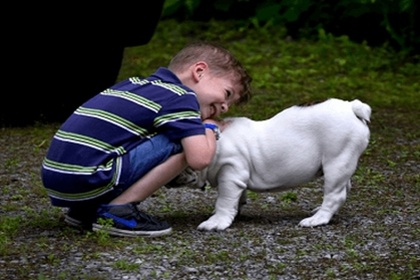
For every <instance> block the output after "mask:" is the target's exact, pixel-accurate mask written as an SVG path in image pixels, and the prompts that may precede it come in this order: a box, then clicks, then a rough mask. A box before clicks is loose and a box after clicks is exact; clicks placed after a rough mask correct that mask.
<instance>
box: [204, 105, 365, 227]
mask: <svg viewBox="0 0 420 280" xmlns="http://www.w3.org/2000/svg"><path fill="white" fill-rule="evenodd" d="M370 115H371V108H370V106H369V105H367V104H365V103H362V102H361V101H359V100H357V99H356V100H353V101H343V100H339V99H328V100H327V101H324V102H322V103H318V104H315V105H309V106H293V107H290V108H288V109H286V110H284V111H282V112H280V113H278V114H277V115H275V116H274V117H272V118H270V119H267V120H263V121H255V120H251V119H248V118H245V117H237V118H228V119H225V121H227V122H228V123H229V124H228V125H227V127H226V128H225V129H224V130H223V132H222V134H221V138H220V140H219V141H218V145H217V152H216V155H215V156H214V158H213V161H212V163H211V164H210V166H209V167H208V168H206V169H204V170H203V171H201V172H200V173H199V177H200V178H201V182H203V181H206V180H207V181H208V182H209V183H210V185H211V186H214V187H217V189H218V197H217V201H216V207H215V211H214V214H213V215H212V216H211V217H210V218H209V219H208V220H206V221H204V222H202V223H201V224H200V225H199V226H198V229H199V230H208V231H210V230H224V229H226V228H228V227H229V226H230V225H231V224H232V222H233V220H234V218H235V216H236V215H237V213H238V211H239V207H240V206H241V205H242V204H243V203H244V201H245V200H246V190H251V191H255V192H268V191H271V192H272V191H284V190H287V189H290V188H293V187H296V186H299V185H301V184H304V183H307V182H308V181H310V180H312V179H314V178H316V177H319V176H323V177H324V198H323V203H322V205H321V206H320V207H318V208H316V209H315V211H316V213H315V214H314V215H313V216H312V217H309V218H306V219H303V220H302V221H301V222H300V223H299V225H300V226H303V227H313V226H319V225H324V224H328V223H329V221H330V220H331V218H332V216H333V215H334V214H335V213H336V212H337V211H338V209H339V208H340V207H341V206H342V205H343V203H344V202H345V200H346V196H347V192H348V191H349V190H350V188H351V182H350V179H351V177H352V175H353V174H354V172H355V171H356V167H357V164H358V160H359V157H360V156H361V154H362V153H363V151H364V150H365V149H366V147H367V146H368V143H369V136H370V131H369V128H368V123H369V121H370Z"/></svg>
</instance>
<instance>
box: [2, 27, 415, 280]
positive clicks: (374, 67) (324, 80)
mask: <svg viewBox="0 0 420 280" xmlns="http://www.w3.org/2000/svg"><path fill="white" fill-rule="evenodd" d="M284 34H285V33H284V30H282V29H281V28H275V27H260V28H258V29H253V28H251V27H248V26H244V25H241V24H240V23H238V22H216V21H211V22H208V23H197V22H187V23H177V22H173V21H164V22H161V23H160V24H159V26H158V29H157V31H156V33H155V36H154V37H153V39H152V40H151V42H150V43H149V44H147V45H145V46H140V47H132V48H128V49H127V50H126V53H125V58H124V63H123V66H122V69H121V72H120V76H119V79H124V78H126V77H129V76H134V75H139V76H147V75H149V74H151V73H152V72H153V71H155V70H156V69H157V68H158V67H160V66H166V65H167V64H168V62H169V60H170V58H171V56H172V55H173V54H174V53H175V52H177V51H178V50H179V49H180V48H182V46H183V45H184V44H185V43H187V42H189V41H191V40H196V39H206V40H217V41H220V42H222V43H223V45H225V46H226V47H228V48H229V49H230V50H231V51H232V52H233V53H234V54H235V55H236V56H237V57H238V58H239V59H240V60H241V61H242V63H243V64H244V65H245V66H246V67H247V69H248V70H249V72H250V73H251V75H252V76H253V78H254V82H253V87H254V97H253V99H252V100H251V101H250V103H249V104H247V105H244V106H241V107H236V108H231V110H230V111H229V113H228V114H227V115H242V116H248V117H251V118H254V119H265V118H268V117H270V116H272V115H274V114H275V113H277V112H278V111H280V110H282V109H284V108H285V107H288V106H290V105H293V104H298V103H302V102H306V101H311V100H318V99H325V98H329V97H337V98H343V99H353V98H359V99H361V100H362V101H365V102H367V103H369V104H370V105H371V106H372V109H373V115H372V124H371V134H372V135H371V141H370V144H369V147H368V149H367V150H366V152H365V153H364V155H363V156H362V158H361V160H360V164H359V168H358V170H357V172H356V174H355V175H354V177H353V190H352V192H351V194H350V197H349V198H348V200H347V202H346V204H345V205H344V207H343V209H342V210H341V211H340V213H339V214H338V215H337V217H335V218H334V219H333V221H332V223H331V224H330V225H328V226H325V227H320V228H313V229H299V228H297V227H296V224H297V223H298V222H299V221H300V220H301V219H302V218H304V217H306V216H307V215H308V213H309V212H310V210H311V209H312V208H313V207H314V206H316V205H317V204H318V203H320V201H321V200H322V192H321V190H320V188H319V185H320V182H312V183H310V184H308V185H305V186H303V188H301V189H299V190H292V191H290V192H287V193H278V194H276V193H271V194H255V193H250V194H249V199H248V204H247V205H246V206H245V207H244V211H243V215H242V216H241V217H239V218H238V219H237V220H236V221H235V222H234V224H233V225H232V227H231V228H230V229H228V230H227V231H225V232H220V233H203V232H198V231H196V229H195V228H196V226H197V225H198V224H199V223H200V222H201V221H203V220H204V219H206V218H207V217H208V216H209V215H210V213H211V211H212V209H213V207H214V198H215V195H216V191H215V190H214V189H209V190H207V191H206V192H204V193H202V192H197V193H195V192H193V191H191V190H182V189H179V190H166V189H162V190H159V191H158V192H157V193H156V195H155V196H153V197H151V198H150V202H149V204H147V205H146V206H147V207H148V209H149V210H150V212H151V213H157V214H158V215H160V216H162V217H163V218H165V219H167V220H168V221H169V222H170V223H171V224H172V225H173V227H174V232H173V234H171V235H169V236H164V237H161V238H155V239H147V238H140V237H139V238H134V239H125V238H113V237H110V236H108V235H106V234H105V233H104V232H101V231H99V232H84V231H79V230H76V229H72V228H69V227H66V226H65V225H64V223H63V221H62V211H61V209H58V208H54V207H52V206H50V204H49V200H48V197H47V196H46V193H45V191H44V189H43V187H42V184H41V181H40V178H39V171H40V164H41V161H42V158H43V156H44V155H45V153H46V150H47V148H48V143H49V141H50V139H51V137H52V135H53V133H54V132H55V130H56V129H57V128H58V124H37V125H34V126H31V127H27V128H7V129H1V131H0V184H1V193H2V200H1V202H0V213H1V216H0V274H1V275H7V276H8V277H11V276H13V277H15V279H91V280H93V279H109V275H110V273H111V271H114V273H115V272H119V273H120V275H130V274H133V275H137V274H138V273H140V272H141V273H144V274H143V275H147V279H192V278H194V277H196V278H200V279H221V278H224V279H251V278H252V279H258V278H264V279H281V278H282V276H284V277H286V276H287V275H288V276H289V277H292V276H293V277H295V278H298V279H393V280H394V279H395V280H399V279H415V278H416V277H419V275H420V271H419V263H420V260H419V254H418V248H419V241H418V240H419V236H420V231H419V228H420V219H419V217H420V202H419V201H420V200H419V198H420V184H419V183H420V175H419V174H420V167H419V159H420V143H419V139H420V132H419V131H420V125H419V119H420V113H419V112H420V110H419V108H420V84H419V78H418V77H420V66H419V64H418V63H415V62H414V61H415V60H413V59H408V58H404V57H402V56H401V55H400V54H398V53H394V52H392V51H390V50H388V49H387V48H386V47H383V48H371V47H369V46H367V45H365V44H354V43H352V42H350V41H349V40H348V39H347V38H346V37H339V38H335V37H332V36H330V35H328V34H324V33H323V32H320V35H319V40H318V41H316V42H314V41H305V40H302V41H294V40H293V39H291V38H287V37H285V36H284ZM183 192H184V195H186V193H187V192H188V195H191V196H192V198H193V199H188V201H185V202H180V201H179V198H180V197H182V195H181V196H180V195H179V194H180V193H181V194H182V193H183ZM92 263H97V266H95V265H92ZM89 265H91V267H90V266H89ZM162 267H165V271H164V272H162ZM99 268H100V269H99ZM250 273H251V274H250ZM252 273H254V274H252Z"/></svg>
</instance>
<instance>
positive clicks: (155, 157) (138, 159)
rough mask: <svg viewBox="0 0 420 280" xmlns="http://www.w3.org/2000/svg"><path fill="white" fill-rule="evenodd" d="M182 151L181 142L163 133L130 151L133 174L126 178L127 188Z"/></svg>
mask: <svg viewBox="0 0 420 280" xmlns="http://www.w3.org/2000/svg"><path fill="white" fill-rule="evenodd" d="M180 152H182V145H181V143H180V142H172V141H171V140H169V139H168V138H167V137H166V136H165V135H163V134H157V135H156V136H154V137H152V138H150V139H149V140H148V141H146V142H143V143H142V144H140V145H139V146H137V147H136V148H135V149H133V150H132V151H130V167H131V175H130V177H129V179H128V180H126V183H125V186H126V188H128V187H130V186H131V185H132V184H134V183H135V182H136V181H137V180H139V179H140V178H141V177H143V176H144V175H145V174H146V173H147V172H149V171H150V170H152V169H153V168H154V167H156V166H158V165H159V164H161V163H163V162H165V161H166V160H167V159H168V158H169V157H170V156H172V155H174V154H177V153H180Z"/></svg>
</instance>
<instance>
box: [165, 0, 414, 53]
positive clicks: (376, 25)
mask: <svg viewBox="0 0 420 280" xmlns="http://www.w3.org/2000/svg"><path fill="white" fill-rule="evenodd" d="M163 15H164V18H177V19H193V20H203V21H206V20H209V19H211V18H215V19H241V20H246V21H248V22H249V23H251V24H252V25H254V26H256V25H258V26H263V25H266V24H270V25H272V24H273V25H276V26H286V27H287V30H288V34H289V35H291V36H293V37H300V38H313V37H314V36H316V34H317V32H318V30H319V29H325V30H326V31H327V32H331V33H333V34H335V35H348V36H349V37H350V38H351V39H352V40H355V41H357V42H362V41H367V42H369V44H371V45H380V44H383V43H389V44H391V45H392V46H393V47H394V48H396V49H397V50H403V51H404V52H405V53H406V54H418V53H419V51H420V50H419V48H420V34H419V30H418V28H416V26H417V25H418V24H419V22H418V21H419V19H418V16H419V13H418V4H416V3H415V0H381V1H378V0H333V1H326V0H321V1H318V0H264V1H260V0H226V1H222V0H219V1H205V0H183V1H175V0H167V1H166V3H165V8H164V13H163Z"/></svg>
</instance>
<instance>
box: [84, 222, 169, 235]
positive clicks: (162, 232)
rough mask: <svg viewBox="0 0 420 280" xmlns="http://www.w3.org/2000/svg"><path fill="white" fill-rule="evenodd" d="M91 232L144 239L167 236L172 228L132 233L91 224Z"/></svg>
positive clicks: (132, 231)
mask: <svg viewBox="0 0 420 280" xmlns="http://www.w3.org/2000/svg"><path fill="white" fill-rule="evenodd" d="M92 230H93V231H105V232H107V233H109V234H110V235H114V236H122V237H136V236H144V237H156V236H162V235H167V234H169V233H171V232H172V228H167V229H163V230H157V231H134V230H124V229H119V228H112V227H111V228H109V227H107V226H102V225H99V224H93V225H92Z"/></svg>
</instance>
